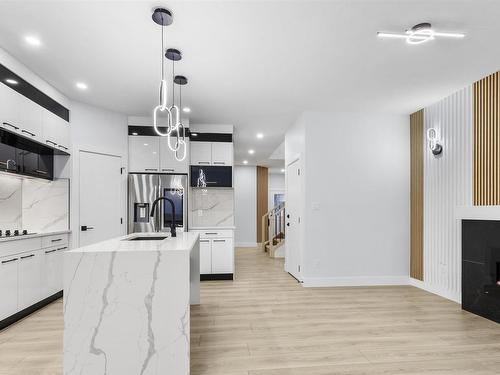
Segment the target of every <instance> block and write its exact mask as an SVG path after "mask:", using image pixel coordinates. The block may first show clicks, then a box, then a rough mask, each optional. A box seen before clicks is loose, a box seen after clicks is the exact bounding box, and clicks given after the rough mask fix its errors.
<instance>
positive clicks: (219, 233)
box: [193, 229, 233, 238]
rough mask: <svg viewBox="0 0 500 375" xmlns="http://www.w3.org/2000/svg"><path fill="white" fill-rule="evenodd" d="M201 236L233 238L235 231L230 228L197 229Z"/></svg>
mask: <svg viewBox="0 0 500 375" xmlns="http://www.w3.org/2000/svg"><path fill="white" fill-rule="evenodd" d="M193 232H197V233H199V234H200V238H233V231H232V230H230V229H205V230H196V231H193Z"/></svg>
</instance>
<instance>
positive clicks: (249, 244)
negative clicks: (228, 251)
mask: <svg viewBox="0 0 500 375" xmlns="http://www.w3.org/2000/svg"><path fill="white" fill-rule="evenodd" d="M234 247H257V242H236V244H235V245H234Z"/></svg>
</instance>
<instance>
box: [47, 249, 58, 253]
mask: <svg viewBox="0 0 500 375" xmlns="http://www.w3.org/2000/svg"><path fill="white" fill-rule="evenodd" d="M55 251H57V250H56V249H54V250H45V254H50V253H53V252H55Z"/></svg>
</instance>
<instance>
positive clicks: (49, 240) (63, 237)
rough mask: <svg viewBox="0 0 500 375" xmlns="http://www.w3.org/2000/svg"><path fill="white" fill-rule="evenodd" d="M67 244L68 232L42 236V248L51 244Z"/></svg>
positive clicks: (59, 245)
mask: <svg viewBox="0 0 500 375" xmlns="http://www.w3.org/2000/svg"><path fill="white" fill-rule="evenodd" d="M67 244H68V234H67V233H63V234H58V235H54V236H47V237H42V249H43V248H46V247H52V246H58V247H61V246H66V245H67Z"/></svg>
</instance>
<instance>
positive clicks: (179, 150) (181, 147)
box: [168, 76, 188, 161]
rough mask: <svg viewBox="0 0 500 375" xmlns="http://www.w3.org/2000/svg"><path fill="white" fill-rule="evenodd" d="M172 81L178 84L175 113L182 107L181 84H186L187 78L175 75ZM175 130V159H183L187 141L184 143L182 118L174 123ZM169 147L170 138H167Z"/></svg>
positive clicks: (184, 129) (184, 131)
mask: <svg viewBox="0 0 500 375" xmlns="http://www.w3.org/2000/svg"><path fill="white" fill-rule="evenodd" d="M174 83H175V84H176V85H178V86H179V107H177V113H179V108H182V86H184V85H187V83H188V80H187V78H186V77H185V76H175V77H174ZM176 130H177V140H176V151H175V159H176V160H177V161H183V160H184V159H185V158H186V153H187V143H186V128H185V127H184V124H183V123H182V119H180V118H179V121H178V122H177V125H176ZM168 142H169V147H170V138H169V140H168Z"/></svg>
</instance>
